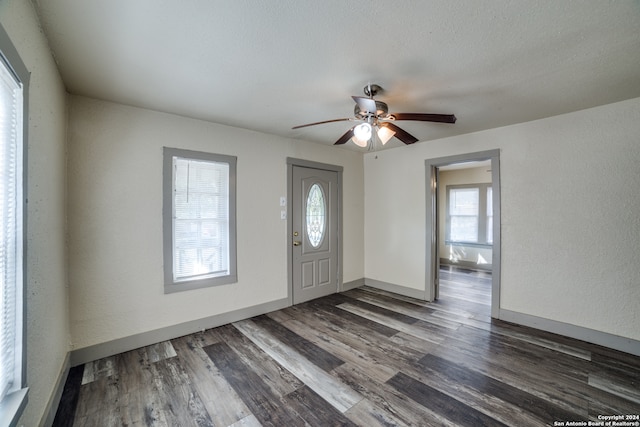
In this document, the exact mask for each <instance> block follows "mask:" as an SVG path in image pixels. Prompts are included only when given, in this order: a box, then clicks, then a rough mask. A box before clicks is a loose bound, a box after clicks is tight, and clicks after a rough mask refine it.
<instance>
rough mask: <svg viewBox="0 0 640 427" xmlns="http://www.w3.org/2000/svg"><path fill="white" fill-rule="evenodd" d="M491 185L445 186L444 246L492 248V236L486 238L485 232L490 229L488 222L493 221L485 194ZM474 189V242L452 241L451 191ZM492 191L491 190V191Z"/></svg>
mask: <svg viewBox="0 0 640 427" xmlns="http://www.w3.org/2000/svg"><path fill="white" fill-rule="evenodd" d="M492 188H493V187H492V184H491V183H482V184H462V185H447V206H446V212H447V213H446V232H445V244H447V245H465V246H489V247H490V246H492V241H491V240H492V238H493V236H487V230H488V229H489V228H490V227H488V226H489V221H492V220H493V216H490V215H489V213H490V212H491V211H492V209H488V206H487V203H488V198H487V192H488V190H489V189H492ZM465 189H474V190H478V215H477V218H478V230H477V236H476V240H475V241H473V240H471V241H467V240H464V241H463V240H452V239H451V227H452V221H451V204H450V203H451V190H465ZM492 191H493V190H492Z"/></svg>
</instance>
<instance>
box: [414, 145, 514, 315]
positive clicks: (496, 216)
mask: <svg viewBox="0 0 640 427" xmlns="http://www.w3.org/2000/svg"><path fill="white" fill-rule="evenodd" d="M482 160H491V186H492V188H493V190H492V191H493V255H492V274H491V282H492V283H491V317H494V318H498V317H499V315H500V272H501V268H500V265H501V264H500V260H501V257H500V246H501V244H500V242H501V240H500V236H501V233H500V150H489V151H480V152H476V153H466V154H459V155H456V156H448V157H440V158H436V159H427V160H425V169H426V175H427V176H426V182H427V194H426V201H427V210H426V229H427V233H426V236H427V248H426V249H427V251H426V259H425V265H426V275H425V277H426V283H425V290H426V296H427V300H428V301H433V300H435V299H436V298H437V297H438V286H437V277H438V266H439V264H440V260H439V259H438V246H437V245H438V224H437V218H438V212H437V206H438V203H437V197H438V188H437V182H438V168H440V167H442V166H447V165H451V164H455V163H466V162H476V161H482Z"/></svg>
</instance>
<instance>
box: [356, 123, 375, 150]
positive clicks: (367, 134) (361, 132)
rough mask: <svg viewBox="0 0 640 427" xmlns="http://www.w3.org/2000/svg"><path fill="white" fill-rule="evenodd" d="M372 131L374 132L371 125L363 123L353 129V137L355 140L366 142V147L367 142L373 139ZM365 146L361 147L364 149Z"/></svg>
mask: <svg viewBox="0 0 640 427" xmlns="http://www.w3.org/2000/svg"><path fill="white" fill-rule="evenodd" d="M371 130H372V129H371V125H370V124H369V123H361V124H359V125H358V126H356V127H355V128H354V129H353V135H354V136H355V139H358V140H360V141H364V143H365V145H366V143H367V141H369V140H370V139H371ZM354 142H355V141H354ZM356 144H358V143H356ZM358 145H360V144H358ZM365 145H360V146H361V147H364V146H365Z"/></svg>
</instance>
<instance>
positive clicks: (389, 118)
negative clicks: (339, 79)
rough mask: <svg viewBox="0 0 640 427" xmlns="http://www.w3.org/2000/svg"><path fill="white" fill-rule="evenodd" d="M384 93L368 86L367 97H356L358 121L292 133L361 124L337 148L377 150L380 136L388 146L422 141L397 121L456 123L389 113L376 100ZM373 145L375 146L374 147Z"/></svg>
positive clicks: (452, 118) (449, 118)
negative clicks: (350, 145)
mask: <svg viewBox="0 0 640 427" xmlns="http://www.w3.org/2000/svg"><path fill="white" fill-rule="evenodd" d="M382 91H383V89H382V88H381V87H380V86H378V85H376V84H373V85H372V84H368V85H367V86H365V87H364V94H365V95H366V96H367V97H364V96H352V98H353V100H354V101H355V102H356V106H355V107H354V111H353V112H354V117H346V118H342V119H333V120H324V121H322V122H315V123H308V124H306V125H299V126H294V127H292V128H291V129H300V128H303V127H307V126H315V125H321V124H325V123H333V122H344V121H358V122H362V123H360V124H358V125H355V126H353V127H352V128H351V129H349V130H348V131H347V132H346V133H345V134H344V135H342V136H341V137H340V138H339V139H338V140H337V141H336V142H335V143H334V145H340V144H345V143H347V142H348V141H349V140H351V141H353V142H354V143H355V144H356V145H358V146H360V147H366V146H367V145H369V149H373V146H374V142H373V137H374V135H376V136H377V137H378V139H379V140H380V142H381V143H382V145H384V144H386V143H387V142H388V141H389V140H390V139H391V138H392V137H394V136H395V137H396V138H398V139H399V140H400V141H402V142H404V143H405V144H413V143H414V142H416V141H418V138H416V137H415V136H413V135H411V134H410V133H408V132H407V131H405V130H403V129H401V128H399V127H398V126H396V125H395V124H394V123H393V122H395V121H396V120H413V121H420V122H436V123H455V122H456V116H455V115H453V114H430V113H389V108H388V107H387V104H385V103H384V102H382V101H376V100H375V99H373V97H374V96H376V95H377V94H378V93H382ZM370 142H371V143H370Z"/></svg>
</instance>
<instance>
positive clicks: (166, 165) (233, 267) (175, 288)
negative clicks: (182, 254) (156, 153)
mask: <svg viewBox="0 0 640 427" xmlns="http://www.w3.org/2000/svg"><path fill="white" fill-rule="evenodd" d="M176 159H182V160H188V161H189V160H193V161H201V162H212V163H224V164H225V165H228V170H229V176H228V191H227V194H228V222H227V223H226V225H227V227H228V228H227V230H226V235H227V236H228V260H229V263H228V264H229V268H228V269H227V270H226V271H225V272H224V273H219V274H213V275H212V274H204V275H194V276H192V277H189V278H181V279H176V274H175V271H174V265H175V262H176V250H175V242H174V236H175V233H174V231H175V230H174V227H175V221H174V219H175V194H176V193H175V182H176V181H175V160H176ZM236 163H237V158H236V157H235V156H226V155H222V154H213V153H205V152H201V151H192V150H184V149H179V148H169V147H164V150H163V214H162V215H163V246H164V248H163V250H164V292H165V294H167V293H172V292H180V291H187V290H192V289H200V288H205V287H210V286H217V285H224V284H229V283H235V282H237V281H238V277H237V255H236V246H237V244H236Z"/></svg>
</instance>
